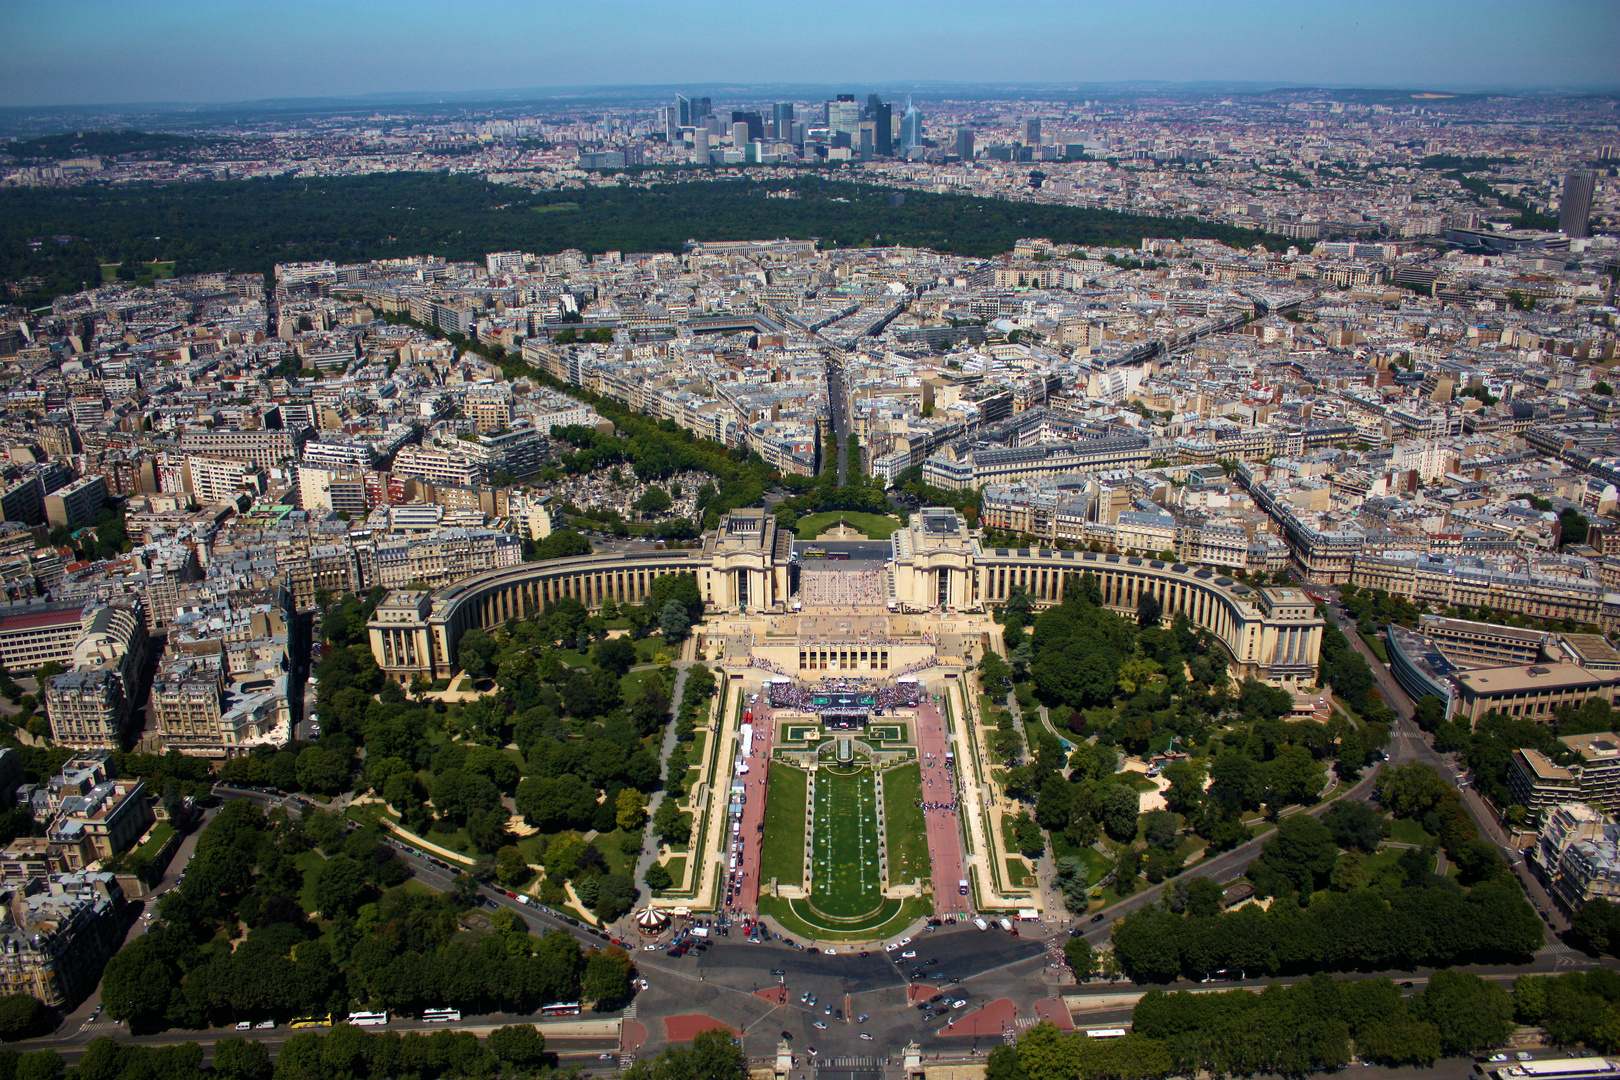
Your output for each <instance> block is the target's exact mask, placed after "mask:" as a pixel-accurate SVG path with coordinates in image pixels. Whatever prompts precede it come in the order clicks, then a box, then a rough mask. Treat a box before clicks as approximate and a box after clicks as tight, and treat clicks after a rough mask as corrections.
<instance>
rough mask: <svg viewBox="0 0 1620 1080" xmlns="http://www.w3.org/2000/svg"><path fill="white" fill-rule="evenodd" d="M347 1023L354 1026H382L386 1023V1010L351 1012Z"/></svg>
mask: <svg viewBox="0 0 1620 1080" xmlns="http://www.w3.org/2000/svg"><path fill="white" fill-rule="evenodd" d="M349 1023H351V1024H353V1025H354V1026H355V1027H382V1026H383V1025H385V1024H387V1023H388V1010H386V1009H384V1010H383V1011H382V1012H352V1013H350V1014H349Z"/></svg>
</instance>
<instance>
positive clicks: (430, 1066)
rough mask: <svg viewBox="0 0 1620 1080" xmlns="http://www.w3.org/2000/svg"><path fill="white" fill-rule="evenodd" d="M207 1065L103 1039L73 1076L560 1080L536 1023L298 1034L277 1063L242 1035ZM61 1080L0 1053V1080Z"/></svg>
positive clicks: (41, 1055) (182, 1051)
mask: <svg viewBox="0 0 1620 1080" xmlns="http://www.w3.org/2000/svg"><path fill="white" fill-rule="evenodd" d="M211 1057H212V1062H211V1064H210V1065H209V1066H208V1067H207V1068H205V1067H204V1066H203V1050H202V1047H201V1046H199V1045H198V1044H197V1043H194V1042H188V1043H181V1044H180V1045H178V1046H150V1045H146V1044H142V1043H121V1042H118V1041H117V1040H115V1039H111V1038H108V1037H107V1036H105V1035H98V1036H97V1037H95V1038H94V1039H91V1040H90V1042H89V1043H88V1044H87V1045H86V1046H85V1048H84V1054H83V1055H82V1056H80V1058H79V1062H78V1064H77V1065H76V1066H75V1067H74V1069H73V1071H72V1073H71V1074H70V1075H71V1076H72V1077H73V1078H74V1080H136V1078H145V1077H154V1078H156V1077H161V1078H163V1080H391V1078H393V1077H405V1076H409V1077H416V1078H418V1080H439V1078H441V1077H445V1078H460V1077H496V1076H500V1077H513V1078H517V1077H540V1076H551V1075H554V1074H556V1075H560V1074H559V1073H558V1072H557V1069H556V1055H555V1054H553V1053H551V1052H549V1051H547V1050H546V1037H545V1036H544V1035H542V1034H541V1033H540V1032H539V1031H538V1030H536V1029H535V1026H534V1025H533V1024H510V1025H508V1026H506V1027H499V1028H496V1029H495V1030H493V1031H491V1032H490V1033H489V1035H488V1036H487V1037H486V1038H484V1039H483V1040H480V1039H479V1038H478V1036H476V1035H474V1034H473V1033H472V1032H470V1031H434V1032H422V1031H408V1032H405V1033H403V1034H401V1033H400V1032H397V1031H379V1032H369V1031H366V1030H365V1029H363V1028H358V1027H355V1026H353V1025H352V1024H338V1025H337V1026H335V1027H333V1028H332V1029H331V1031H329V1032H327V1033H325V1034H322V1033H320V1032H318V1031H300V1032H298V1033H296V1034H294V1035H293V1036H292V1037H291V1038H290V1039H288V1040H287V1041H286V1042H285V1043H283V1044H282V1047H281V1051H280V1053H278V1054H277V1056H276V1060H275V1062H274V1063H273V1064H272V1062H271V1060H270V1050H269V1048H268V1047H266V1046H265V1045H264V1043H262V1042H260V1041H259V1040H257V1039H253V1040H251V1041H250V1040H248V1039H245V1038H243V1037H242V1036H240V1035H232V1036H230V1037H229V1038H225V1039H221V1040H219V1041H218V1042H216V1043H215V1044H214V1046H213V1052H212V1055H211ZM62 1075H63V1062H62V1057H61V1055H60V1054H58V1053H57V1052H56V1051H55V1050H36V1051H33V1052H30V1053H24V1054H18V1053H17V1052H16V1051H12V1050H6V1051H0V1080H55V1078H57V1077H60V1076H62Z"/></svg>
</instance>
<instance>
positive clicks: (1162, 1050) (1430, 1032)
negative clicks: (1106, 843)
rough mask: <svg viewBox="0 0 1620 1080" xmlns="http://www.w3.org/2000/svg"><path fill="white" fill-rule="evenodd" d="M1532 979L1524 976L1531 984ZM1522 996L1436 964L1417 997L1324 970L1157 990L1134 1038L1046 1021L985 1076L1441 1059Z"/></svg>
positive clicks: (1502, 1028)
mask: <svg viewBox="0 0 1620 1080" xmlns="http://www.w3.org/2000/svg"><path fill="white" fill-rule="evenodd" d="M1523 981H1524V980H1522V979H1521V980H1520V982H1521V983H1522V982H1523ZM1522 996H1523V995H1522V994H1521V992H1520V991H1519V990H1518V987H1517V986H1516V987H1515V992H1514V994H1513V995H1511V996H1510V995H1509V994H1508V992H1507V991H1506V990H1505V989H1503V988H1502V987H1501V986H1498V985H1497V984H1495V983H1492V982H1488V981H1486V980H1485V979H1482V978H1480V977H1479V976H1478V975H1475V974H1472V973H1470V972H1458V971H1451V970H1441V971H1437V972H1435V973H1434V974H1433V976H1431V977H1430V979H1429V983H1428V985H1427V986H1426V987H1425V988H1424V989H1423V990H1422V991H1421V992H1420V993H1417V994H1413V995H1412V996H1411V997H1406V996H1403V995H1402V993H1401V989H1400V987H1398V986H1396V985H1395V983H1394V982H1392V981H1390V980H1389V979H1382V978H1377V979H1349V980H1335V979H1334V978H1333V977H1332V976H1331V975H1326V974H1317V975H1314V976H1312V977H1311V978H1309V979H1307V980H1305V981H1302V982H1298V983H1295V984H1294V985H1292V986H1284V985H1282V984H1279V983H1274V984H1272V985H1270V986H1268V987H1266V988H1265V989H1264V990H1263V991H1261V992H1260V993H1255V992H1252V991H1249V990H1229V991H1226V992H1225V993H1191V992H1187V991H1181V992H1178V993H1166V992H1165V991H1163V990H1149V991H1148V992H1147V993H1146V994H1144V995H1143V996H1142V998H1141V1000H1140V1001H1138V1002H1137V1004H1136V1007H1135V1009H1134V1010H1132V1013H1131V1033H1130V1034H1128V1035H1126V1036H1124V1037H1123V1038H1110V1039H1093V1038H1088V1037H1087V1036H1086V1035H1085V1034H1083V1033H1080V1032H1073V1033H1069V1034H1065V1033H1063V1032H1060V1031H1059V1030H1058V1029H1057V1028H1056V1027H1055V1026H1053V1025H1052V1024H1049V1023H1042V1024H1039V1025H1037V1026H1035V1027H1033V1028H1030V1029H1029V1030H1028V1031H1026V1032H1024V1033H1023V1034H1022V1035H1020V1036H1019V1038H1018V1041H1017V1042H1016V1043H1014V1044H1010V1045H1008V1044H1004V1045H1000V1046H997V1047H996V1048H995V1049H993V1050H991V1051H990V1054H989V1055H988V1057H987V1058H986V1061H985V1065H986V1073H985V1076H986V1080H1119V1078H1130V1080H1142V1078H1148V1077H1160V1076H1172V1075H1180V1076H1191V1075H1194V1074H1212V1075H1215V1076H1254V1075H1257V1074H1278V1075H1283V1076H1304V1075H1307V1074H1309V1073H1313V1072H1332V1071H1337V1070H1338V1069H1342V1068H1344V1067H1345V1066H1346V1065H1349V1064H1350V1063H1351V1061H1352V1060H1354V1059H1357V1058H1359V1059H1360V1060H1361V1061H1362V1062H1363V1063H1366V1064H1374V1063H1376V1064H1382V1065H1387V1066H1397V1067H1398V1066H1413V1065H1425V1066H1427V1065H1432V1064H1434V1062H1435V1061H1436V1060H1437V1059H1439V1058H1440V1057H1442V1056H1447V1055H1458V1054H1469V1053H1472V1052H1475V1051H1478V1050H1484V1049H1488V1048H1491V1047H1496V1046H1500V1045H1502V1044H1503V1043H1504V1042H1505V1041H1506V1040H1507V1038H1508V1036H1509V1035H1511V1034H1512V1032H1513V1026H1514V1024H1513V1021H1514V1015H1515V1006H1516V1004H1517V1003H1518V1001H1519V999H1520V998H1521V997H1522Z"/></svg>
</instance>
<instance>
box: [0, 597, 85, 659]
mask: <svg viewBox="0 0 1620 1080" xmlns="http://www.w3.org/2000/svg"><path fill="white" fill-rule="evenodd" d="M84 607H85V605H84V602H83V601H79V600H70V601H64V602H46V601H39V600H28V601H23V602H20V603H15V604H0V663H4V664H5V665H6V668H7V669H8V670H10V671H13V672H25V671H33V670H34V669H35V668H37V667H39V665H41V664H43V663H45V662H47V661H50V660H54V661H56V662H57V663H58V664H66V663H69V662H70V661H72V659H73V646H74V645H76V644H77V643H78V641H79V622H80V617H81V616H82V615H83V614H84Z"/></svg>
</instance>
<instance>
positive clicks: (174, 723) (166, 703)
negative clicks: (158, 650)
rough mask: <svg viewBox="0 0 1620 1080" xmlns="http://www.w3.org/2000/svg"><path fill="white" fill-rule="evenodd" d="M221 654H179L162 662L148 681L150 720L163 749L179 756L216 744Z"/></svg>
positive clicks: (222, 683) (222, 681)
mask: <svg viewBox="0 0 1620 1080" xmlns="http://www.w3.org/2000/svg"><path fill="white" fill-rule="evenodd" d="M224 686H225V657H224V654H223V653H207V654H202V655H189V654H186V653H181V654H179V655H177V656H174V657H171V658H169V659H167V660H165V662H164V664H163V666H162V667H161V668H159V669H158V673H157V675H156V677H155V678H154V679H153V680H152V695H151V701H152V718H153V719H154V720H155V721H156V723H157V727H158V734H159V735H160V736H161V737H162V739H163V745H164V746H165V747H168V748H169V749H174V750H179V751H181V752H182V753H184V752H186V751H187V750H189V749H196V748H200V747H211V746H213V745H215V744H217V743H218V742H219V717H220V712H221V708H220V706H221V702H222V700H223V698H224Z"/></svg>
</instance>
